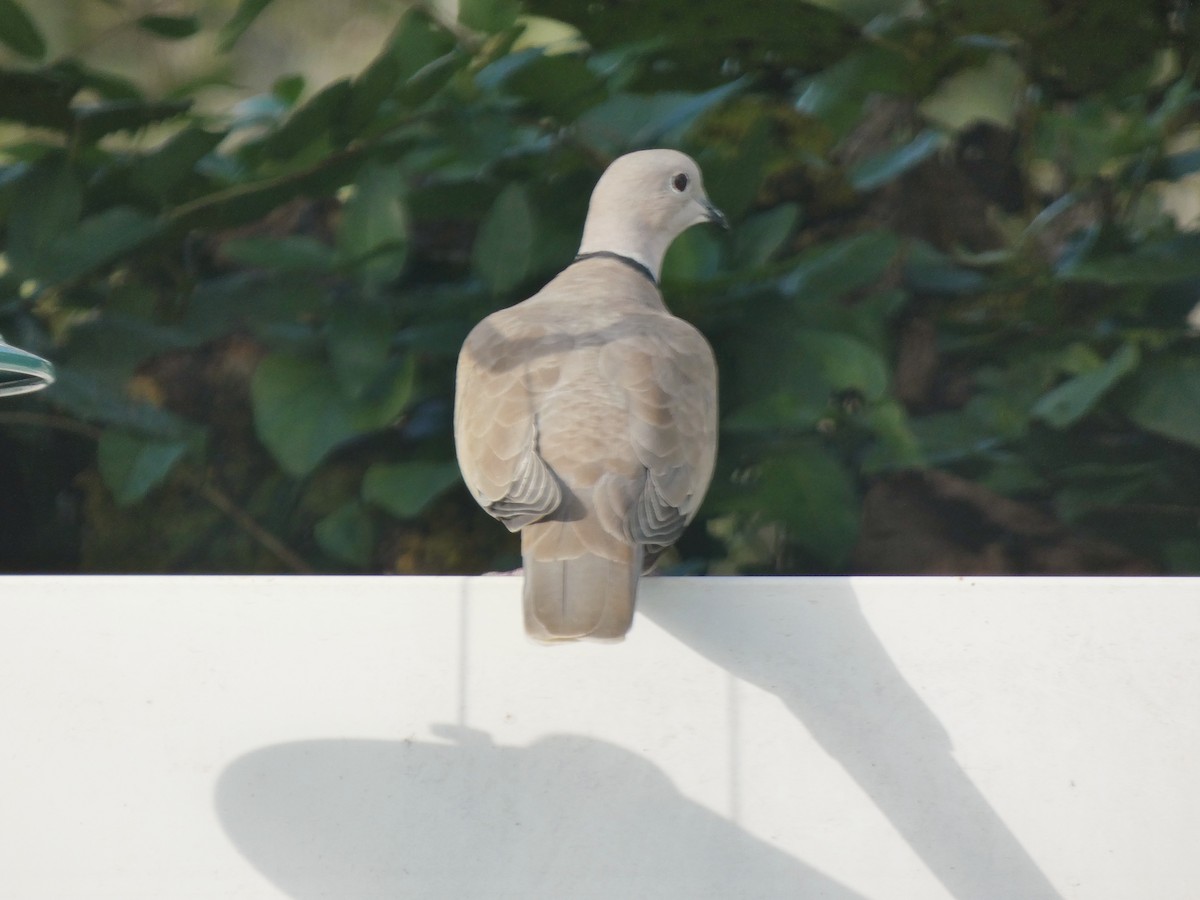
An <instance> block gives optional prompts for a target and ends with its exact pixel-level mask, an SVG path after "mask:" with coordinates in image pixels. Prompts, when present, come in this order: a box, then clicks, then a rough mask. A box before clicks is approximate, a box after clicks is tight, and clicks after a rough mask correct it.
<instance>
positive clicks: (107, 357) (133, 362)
mask: <svg viewBox="0 0 1200 900" xmlns="http://www.w3.org/2000/svg"><path fill="white" fill-rule="evenodd" d="M193 343H198V340H197V339H196V338H195V337H194V336H192V335H191V334H188V333H187V332H185V331H184V330H182V329H175V328H165V327H163V326H160V325H155V324H153V323H152V322H150V321H148V320H147V319H146V318H144V317H142V316H141V315H136V314H134V315H130V314H126V313H117V312H106V313H105V314H104V315H102V316H96V317H95V318H93V319H91V320H90V321H84V322H80V323H79V324H77V325H75V326H74V327H72V328H71V330H70V331H69V332H68V333H67V342H66V345H65V346H64V347H63V349H62V355H61V357H60V358H61V360H62V361H63V362H65V363H66V364H68V365H69V366H70V367H71V369H72V371H74V372H76V373H78V374H79V375H81V376H84V377H86V378H88V379H90V380H92V381H94V382H97V383H100V384H102V385H104V386H106V387H108V388H109V389H111V390H113V391H122V390H124V389H125V387H126V384H127V383H128V381H129V379H130V378H131V377H132V376H133V374H134V373H135V372H136V371H137V368H138V367H139V366H140V365H142V364H143V363H145V362H146V361H147V360H149V359H152V358H154V357H156V356H161V355H163V354H165V353H168V352H170V351H172V350H178V349H180V348H182V347H187V346H191V345H192V344H193Z"/></svg>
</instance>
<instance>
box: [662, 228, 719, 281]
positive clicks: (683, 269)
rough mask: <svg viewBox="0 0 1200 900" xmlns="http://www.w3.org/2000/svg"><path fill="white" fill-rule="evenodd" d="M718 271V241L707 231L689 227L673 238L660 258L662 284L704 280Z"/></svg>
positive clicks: (711, 232) (710, 231) (711, 231)
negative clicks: (663, 255) (661, 263)
mask: <svg viewBox="0 0 1200 900" xmlns="http://www.w3.org/2000/svg"><path fill="white" fill-rule="evenodd" d="M720 268H721V243H720V239H719V238H718V237H717V236H716V235H715V234H713V230H712V229H708V228H689V229H688V230H687V231H685V232H684V233H683V234H681V235H680V236H679V237H677V238H676V239H675V240H674V242H672V244H671V246H670V247H669V248H668V249H667V255H666V256H665V257H664V259H663V266H662V281H663V283H664V284H665V283H667V282H679V281H705V280H707V279H709V278H712V277H713V276H715V275H716V274H717V272H718V271H720Z"/></svg>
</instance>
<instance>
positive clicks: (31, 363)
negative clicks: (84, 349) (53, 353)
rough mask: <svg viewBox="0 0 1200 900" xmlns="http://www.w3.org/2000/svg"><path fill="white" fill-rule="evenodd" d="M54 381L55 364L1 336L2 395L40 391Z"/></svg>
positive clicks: (0, 380)
mask: <svg viewBox="0 0 1200 900" xmlns="http://www.w3.org/2000/svg"><path fill="white" fill-rule="evenodd" d="M53 383H54V366H52V365H50V363H48V362H47V361H46V360H44V359H42V358H41V357H40V356H34V355H33V354H32V353H27V352H26V351H24V350H18V349H17V348H16V347H13V346H11V345H10V344H6V343H5V342H4V338H0V397H8V396H12V395H14V394H28V393H29V392H30V391H40V390H41V389H42V388H44V387H47V386H49V385H51V384H53Z"/></svg>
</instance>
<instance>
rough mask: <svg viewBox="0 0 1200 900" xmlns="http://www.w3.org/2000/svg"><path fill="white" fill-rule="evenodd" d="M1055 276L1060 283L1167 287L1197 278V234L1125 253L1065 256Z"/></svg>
mask: <svg viewBox="0 0 1200 900" xmlns="http://www.w3.org/2000/svg"><path fill="white" fill-rule="evenodd" d="M1058 276H1059V277H1060V278H1061V279H1063V280H1064V281H1094V282H1098V283H1100V284H1105V285H1109V286H1112V287H1127V286H1136V285H1148V286H1155V285H1167V284H1172V283H1174V282H1178V281H1185V280H1187V279H1190V278H1200V234H1195V233H1186V234H1178V235H1174V236H1172V237H1169V238H1163V239H1160V240H1149V241H1146V242H1144V243H1142V244H1139V245H1137V246H1136V247H1134V248H1133V250H1131V251H1129V252H1128V253H1114V254H1111V255H1099V256H1091V257H1089V255H1088V254H1084V258H1082V259H1079V258H1076V257H1068V259H1067V261H1066V263H1065V265H1063V266H1062V268H1061V269H1060V270H1059V272H1058Z"/></svg>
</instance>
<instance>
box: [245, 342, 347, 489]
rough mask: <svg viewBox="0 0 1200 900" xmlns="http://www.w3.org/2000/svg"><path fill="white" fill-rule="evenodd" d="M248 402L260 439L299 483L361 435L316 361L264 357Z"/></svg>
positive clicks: (330, 377)
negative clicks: (302, 478)
mask: <svg viewBox="0 0 1200 900" xmlns="http://www.w3.org/2000/svg"><path fill="white" fill-rule="evenodd" d="M250 398H251V402H252V404H253V408H254V430H255V432H256V433H257V434H258V437H259V439H260V440H261V441H262V442H263V444H265V445H266V447H267V449H268V450H270V451H271V455H272V456H274V457H275V459H276V460H278V462H279V464H280V465H281V466H282V467H283V468H284V470H285V471H286V472H288V473H289V474H291V475H294V476H297V477H299V476H303V475H307V474H308V473H309V472H311V471H312V470H313V469H315V468H316V467H317V465H318V464H319V463H320V462H321V460H323V459H324V458H325V457H326V456H327V455H328V454H329V452H330V451H332V450H333V449H334V448H335V447H337V446H338V445H340V444H342V443H343V442H345V441H347V440H349V439H350V438H352V437H354V436H355V435H356V434H358V433H359V432H360V430H361V429H359V428H357V427H356V426H355V425H354V423H353V422H352V421H351V411H350V406H349V403H348V401H347V400H346V398H345V397H344V396H343V395H342V392H341V391H340V390H338V387H337V383H336V382H335V381H334V379H333V378H332V373H331V372H330V371H329V369H328V368H327V367H326V366H325V365H324V364H322V363H321V362H320V361H318V360H312V359H305V358H303V357H297V356H289V355H285V354H272V355H271V356H268V357H267V358H266V359H264V360H263V361H262V362H261V363H259V365H258V368H257V369H256V370H255V372H254V377H253V379H252V381H251V384H250Z"/></svg>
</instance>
